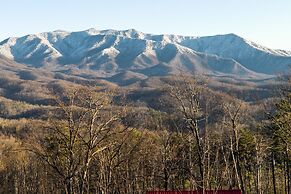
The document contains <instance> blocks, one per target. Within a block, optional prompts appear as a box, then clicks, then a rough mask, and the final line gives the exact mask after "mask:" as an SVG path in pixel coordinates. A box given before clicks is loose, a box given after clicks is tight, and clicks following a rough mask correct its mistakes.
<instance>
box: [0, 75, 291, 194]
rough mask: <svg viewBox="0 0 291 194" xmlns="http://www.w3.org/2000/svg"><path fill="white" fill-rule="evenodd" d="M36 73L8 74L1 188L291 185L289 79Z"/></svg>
mask: <svg viewBox="0 0 291 194" xmlns="http://www.w3.org/2000/svg"><path fill="white" fill-rule="evenodd" d="M29 71H30V70H27V72H29ZM35 71H36V70H35ZM25 75H27V73H26V74H25ZM34 75H35V76H36V77H37V76H39V77H37V78H35V79H26V80H24V79H23V77H22V78H21V77H19V73H15V74H13V73H11V76H10V77H1V82H2V84H1V98H0V117H1V119H0V134H1V135H0V139H1V140H0V185H1V187H0V193H68V194H72V193H106V194H109V193H145V192H146V191H149V190H178V191H179V190H197V189H213V190H216V189H241V190H242V191H243V193H288V192H290V180H291V179H290V178H291V177H290V173H291V171H290V162H291V158H290V154H291V153H290V142H291V139H290V138H291V134H290V121H291V93H290V92H291V91H290V80H288V78H280V80H279V81H278V82H276V84H275V82H274V83H273V85H272V84H271V85H267V84H266V85H261V86H255V87H254V86H252V85H251V84H249V85H248V84H245V85H243V84H242V85H240V84H239V83H238V84H235V83H234V82H230V83H226V82H225V80H224V82H223V83H220V84H219V83H217V82H213V81H211V80H209V79H201V78H197V77H196V78H194V77H192V76H191V77H189V76H183V75H181V76H180V77H179V78H177V77H175V78H173V77H163V78H155V79H150V80H147V81H146V82H143V83H139V84H138V85H134V84H133V85H131V87H118V86H116V85H114V84H111V83H107V82H101V81H99V82H98V81H92V80H91V81H90V80H80V79H75V80H76V81H75V82H74V81H71V80H70V79H71V78H72V77H69V76H67V77H66V76H64V77H62V78H61V79H55V78H54V76H53V75H52V76H43V75H41V74H40V73H39V72H36V73H35V74H34ZM60 75H61V74H59V77H60ZM25 77H27V76H25ZM30 77H31V76H30ZM44 78H45V79H44ZM153 86H155V87H153ZM230 86H232V87H230ZM274 88H276V90H275V89H274ZM242 94H244V95H242Z"/></svg>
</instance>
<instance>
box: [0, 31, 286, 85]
mask: <svg viewBox="0 0 291 194" xmlns="http://www.w3.org/2000/svg"><path fill="white" fill-rule="evenodd" d="M0 55H1V56H0V59H1V60H0V63H1V65H0V70H1V72H2V73H3V72H4V71H6V72H8V71H10V72H11V71H16V70H15V68H18V69H22V70H21V72H22V73H21V72H18V75H19V76H26V77H27V76H32V77H33V75H28V73H26V74H25V73H23V72H31V71H41V72H42V73H44V72H46V73H48V72H50V73H61V74H64V75H69V76H76V77H79V78H86V79H88V78H90V79H104V80H107V81H110V82H114V83H117V84H119V85H128V84H131V83H135V82H137V81H140V80H145V79H147V78H149V77H153V76H167V75H179V74H180V73H188V74H198V75H206V76H211V77H231V78H234V79H247V80H250V79H251V80H264V79H267V78H272V77H274V76H276V75H278V74H284V73H286V72H288V71H289V69H290V65H291V52H289V51H284V50H274V49H269V48H267V47H264V46H261V45H259V44H256V43H254V42H252V41H249V40H246V39H244V38H242V37H240V36H237V35H235V34H225V35H215V36H206V37H190V36H178V35H153V34H147V33H142V32H139V31H136V30H134V29H129V30H123V31H118V30H102V31H99V30H96V29H89V30H85V31H79V32H67V31H61V30H58V31H53V32H44V33H39V34H31V35H26V36H23V37H19V38H17V37H11V38H8V39H6V40H4V41H2V42H0ZM3 61H4V62H3ZM8 61H9V62H8ZM12 63H13V65H12V66H11V65H10V66H9V65H7V64H12ZM3 64H6V65H3ZM23 69H26V70H23ZM30 74H31V73H30ZM32 74H33V73H32Z"/></svg>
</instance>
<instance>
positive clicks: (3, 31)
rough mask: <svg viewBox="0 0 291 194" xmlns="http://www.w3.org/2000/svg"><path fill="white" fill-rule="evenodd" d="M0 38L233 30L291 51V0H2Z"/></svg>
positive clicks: (261, 42) (196, 32)
mask: <svg viewBox="0 0 291 194" xmlns="http://www.w3.org/2000/svg"><path fill="white" fill-rule="evenodd" d="M0 6H1V11H0V18H1V27H0V40H2V39H5V38H7V37H9V36H23V35H26V34H29V33H37V32H43V31H53V30H57V29H62V30H67V31H77V30H85V29H88V28H92V27H94V28H97V29H109V28H110V29H118V30H119V29H129V28H134V29H137V30H139V31H143V32H148V33H155V34H164V33H166V34H181V35H192V36H205V35H215V34H225V33H235V34H238V35H240V36H243V37H245V38H247V39H250V40H253V41H255V42H257V43H260V44H262V45H265V46H268V47H270V48H280V49H286V50H291V0H142V1H141V0H0Z"/></svg>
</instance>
